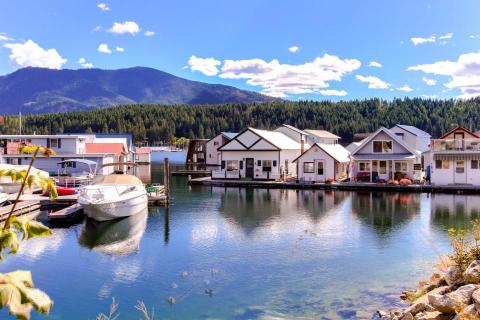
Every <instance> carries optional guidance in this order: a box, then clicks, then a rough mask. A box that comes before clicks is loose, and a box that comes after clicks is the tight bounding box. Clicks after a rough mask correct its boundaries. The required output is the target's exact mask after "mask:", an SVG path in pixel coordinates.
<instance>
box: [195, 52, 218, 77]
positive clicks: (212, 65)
mask: <svg viewBox="0 0 480 320" xmlns="http://www.w3.org/2000/svg"><path fill="white" fill-rule="evenodd" d="M221 64H222V63H221V62H220V61H218V60H216V59H214V58H197V57H196V56H191V57H190V59H188V65H189V66H190V70H192V71H199V72H201V73H203V74H204V75H207V76H214V75H217V74H218V72H219V70H218V66H220V65H221Z"/></svg>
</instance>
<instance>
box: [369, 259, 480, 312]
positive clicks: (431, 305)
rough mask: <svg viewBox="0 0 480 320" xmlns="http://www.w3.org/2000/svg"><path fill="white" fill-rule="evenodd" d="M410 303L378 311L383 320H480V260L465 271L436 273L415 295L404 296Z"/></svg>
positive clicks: (406, 294) (404, 293)
mask: <svg viewBox="0 0 480 320" xmlns="http://www.w3.org/2000/svg"><path fill="white" fill-rule="evenodd" d="M401 298H402V299H404V300H406V301H410V305H409V306H408V307H406V308H403V309H400V308H396V309H392V310H390V311H389V312H385V311H381V310H379V311H377V312H376V314H375V315H374V319H382V320H471V319H480V260H475V261H473V262H471V263H470V264H469V265H468V267H467V268H466V269H465V270H464V271H463V270H462V269H461V268H460V267H458V266H451V267H449V268H448V269H447V270H446V271H445V272H443V273H433V274H432V275H431V277H430V279H429V280H428V281H420V282H419V285H418V287H417V289H416V290H415V291H405V292H403V294H402V296H401Z"/></svg>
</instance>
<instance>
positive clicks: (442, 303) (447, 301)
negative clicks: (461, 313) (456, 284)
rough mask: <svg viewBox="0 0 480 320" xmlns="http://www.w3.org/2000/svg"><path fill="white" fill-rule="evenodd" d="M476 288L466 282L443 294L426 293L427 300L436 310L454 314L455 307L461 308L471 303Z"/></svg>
mask: <svg viewBox="0 0 480 320" xmlns="http://www.w3.org/2000/svg"><path fill="white" fill-rule="evenodd" d="M477 289H478V286H476V285H474V284H467V285H465V286H462V287H460V288H458V289H457V290H455V291H453V292H450V293H447V294H444V295H441V294H428V302H429V303H430V304H431V305H432V307H434V308H435V309H436V310H437V311H440V312H443V313H447V314H455V309H458V308H463V307H464V306H466V305H469V304H470V303H471V301H472V294H473V292H474V291H475V290H477Z"/></svg>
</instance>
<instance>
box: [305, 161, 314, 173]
mask: <svg viewBox="0 0 480 320" xmlns="http://www.w3.org/2000/svg"><path fill="white" fill-rule="evenodd" d="M307 166H308V167H309V170H308V171H307V170H306V169H307ZM310 166H311V170H310ZM303 173H315V162H311V161H308V162H304V163H303Z"/></svg>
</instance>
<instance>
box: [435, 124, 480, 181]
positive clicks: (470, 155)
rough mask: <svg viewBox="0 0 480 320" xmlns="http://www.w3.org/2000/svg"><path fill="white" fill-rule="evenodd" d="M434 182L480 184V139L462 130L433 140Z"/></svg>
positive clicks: (450, 132)
mask: <svg viewBox="0 0 480 320" xmlns="http://www.w3.org/2000/svg"><path fill="white" fill-rule="evenodd" d="M430 157H431V168H430V174H431V183H432V184H435V185H448V184H471V185H480V136H479V135H477V134H476V133H473V132H471V131H470V130H467V129H465V128H462V127H457V128H455V129H452V130H450V131H449V132H447V133H445V134H444V135H443V136H442V137H441V138H439V139H432V141H431V149H430Z"/></svg>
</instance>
